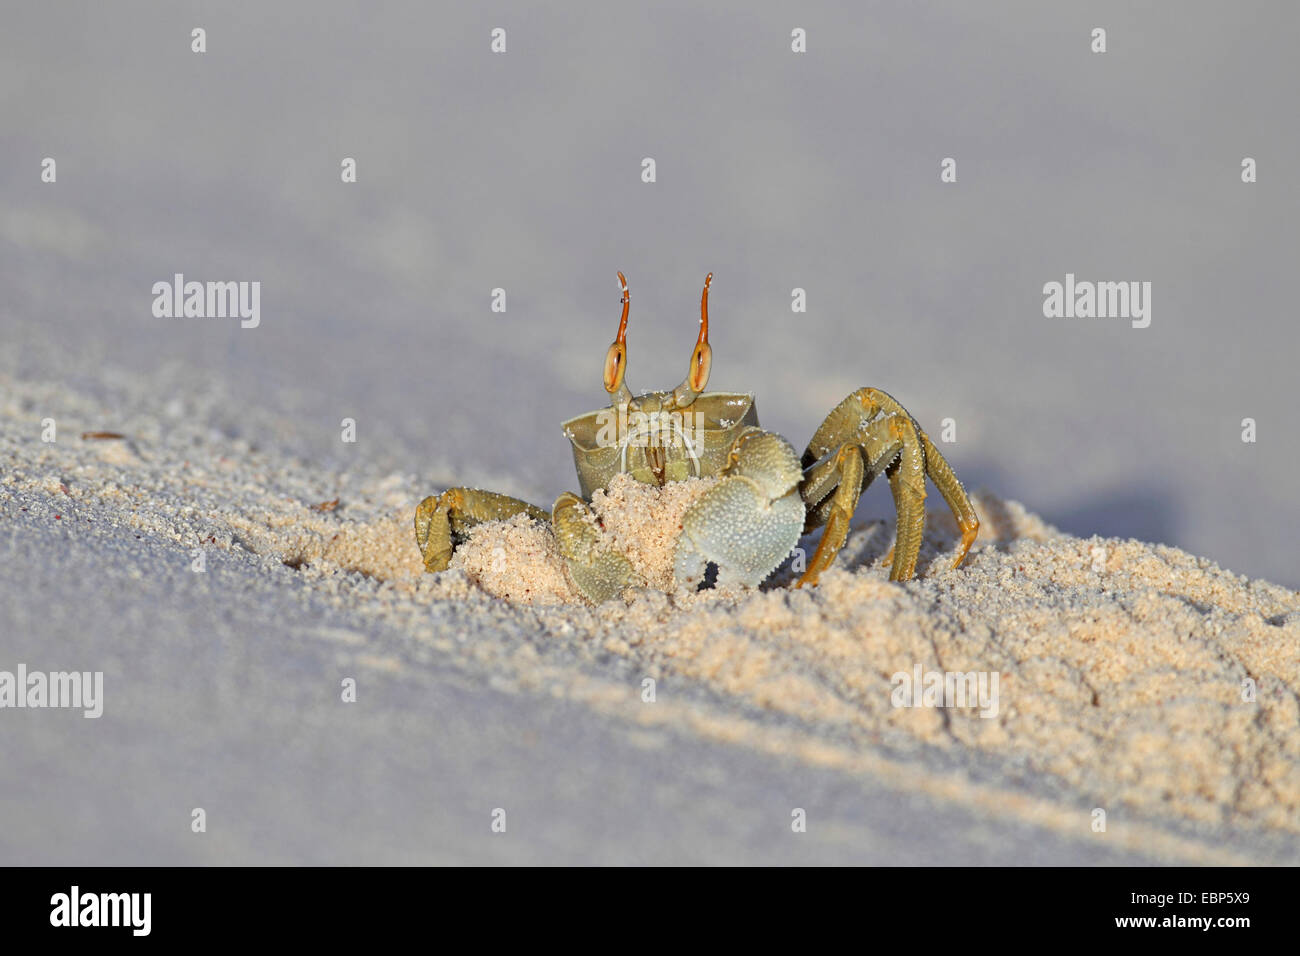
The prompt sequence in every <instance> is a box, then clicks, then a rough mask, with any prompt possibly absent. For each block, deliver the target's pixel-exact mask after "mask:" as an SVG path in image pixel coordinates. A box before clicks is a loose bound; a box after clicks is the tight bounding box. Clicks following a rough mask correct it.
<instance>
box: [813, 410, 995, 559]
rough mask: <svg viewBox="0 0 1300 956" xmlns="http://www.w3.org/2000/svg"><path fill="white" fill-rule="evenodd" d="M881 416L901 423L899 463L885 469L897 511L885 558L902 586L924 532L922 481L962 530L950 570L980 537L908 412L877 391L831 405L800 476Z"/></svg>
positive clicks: (826, 511) (817, 512)
mask: <svg viewBox="0 0 1300 956" xmlns="http://www.w3.org/2000/svg"><path fill="white" fill-rule="evenodd" d="M880 415H885V416H896V417H897V418H898V419H899V420H900V421H901V422H903V423H904V424H903V427H902V430H903V447H902V448H901V449H900V452H899V458H898V460H897V461H896V462H892V463H890V468H889V469H888V470H887V471H886V475H887V476H888V478H889V487H890V491H892V492H893V496H894V507H895V508H896V509H897V511H898V538H897V540H896V542H895V545H894V547H893V548H892V549H891V550H890V554H889V557H887V558H886V560H892V561H893V566H892V567H891V569H890V573H889V577H890V580H893V581H906V580H908V579H909V578H911V576H912V574H913V573H914V572H915V570H916V558H917V555H918V554H919V553H920V549H921V534H922V532H923V531H924V529H925V479H926V477H927V476H928V477H929V479H930V480H931V481H933V482H934V484H935V486H936V487H937V488H938V489H939V492H940V494H942V495H943V499H944V501H945V502H947V504H948V507H949V508H950V509H951V510H952V513H953V516H954V517H955V518H956V519H957V525H958V527H959V528H960V529H961V535H962V540H961V545H960V546H959V547H958V552H957V559H956V561H955V562H954V563H953V567H957V566H958V565H959V564H961V562H962V561H963V560H964V559H965V557H966V554H967V552H968V551H969V550H970V546H971V544H973V543H974V541H975V537H976V535H977V534H978V533H979V519H978V518H977V517H976V516H975V508H974V506H973V505H972V504H971V501H970V498H969V497H968V496H967V494H966V489H965V488H963V487H962V484H961V482H960V481H958V480H957V476H956V474H954V473H953V470H952V468H951V466H949V464H948V462H947V461H945V460H944V457H943V455H941V454H940V453H939V450H938V449H937V448H935V446H934V443H933V442H932V441H931V440H930V438H929V436H928V435H926V434H925V432H923V431H922V430H921V428H920V426H919V425H917V424H916V420H915V419H913V418H912V416H911V414H910V413H909V412H908V411H907V409H905V408H904V407H903V406H902V405H901V404H899V402H898V400H897V399H895V398H894V397H893V396H892V395H889V394H888V393H886V392H882V391H881V390H880V389H878V388H860V389H858V390H857V391H856V392H853V393H852V394H851V395H849V396H848V397H847V398H846V399H844V401H842V402H840V403H839V404H838V405H836V406H835V408H834V409H832V410H831V413H830V414H829V415H827V416H826V420H825V421H823V422H822V424H821V426H820V427H819V428H818V429H817V431H816V432H815V433H814V434H813V438H812V441H810V442H809V443H808V450H807V451H805V452H804V456H803V465H804V469H805V471H807V470H808V469H809V468H810V467H811V466H812V465H814V464H816V463H817V462H818V461H820V460H821V459H823V458H825V457H826V456H827V455H828V454H830V453H831V452H832V451H834V450H836V449H837V448H838V446H839V444H840V443H842V442H846V441H855V440H856V441H860V440H861V438H860V437H859V436H860V435H861V434H862V433H863V430H864V429H866V428H867V427H868V425H869V423H872V422H873V421H874V420H876V419H877V416H880ZM805 497H807V494H805ZM830 513H831V505H830V504H828V503H827V502H825V501H822V502H820V503H818V504H817V505H816V506H813V507H812V508H811V514H812V516H813V517H821V518H823V519H828V518H829V515H830Z"/></svg>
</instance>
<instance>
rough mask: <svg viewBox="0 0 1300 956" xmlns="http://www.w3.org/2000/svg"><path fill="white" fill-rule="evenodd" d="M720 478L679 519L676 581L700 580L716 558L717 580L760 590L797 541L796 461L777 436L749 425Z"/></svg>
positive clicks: (801, 518) (799, 503)
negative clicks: (761, 584)
mask: <svg viewBox="0 0 1300 956" xmlns="http://www.w3.org/2000/svg"><path fill="white" fill-rule="evenodd" d="M718 477H719V478H720V479H721V481H719V483H718V484H717V485H715V486H714V487H713V488H710V489H709V490H708V491H706V492H705V493H704V494H703V495H701V496H700V497H699V498H698V499H697V500H696V501H695V503H694V504H692V505H691V506H690V508H688V509H687V510H686V514H685V515H683V516H682V531H681V534H680V535H679V536H678V538H677V551H676V554H675V556H674V559H673V578H674V580H675V581H676V582H677V583H678V584H679V585H691V584H696V583H698V582H699V581H700V580H702V579H703V576H704V570H705V567H706V566H707V565H708V564H709V563H710V562H712V563H713V564H716V565H717V567H718V584H720V585H728V584H744V585H748V586H750V587H756V586H757V585H759V584H760V583H762V581H763V579H764V578H766V577H767V576H768V575H769V574H771V573H772V572H773V571H774V570H776V568H777V566H778V565H780V563H781V562H782V561H784V560H785V559H786V557H787V556H788V555H789V554H790V552H791V550H793V548H794V546H795V544H796V543H797V542H798V541H799V534H800V532H801V530H802V529H803V523H804V503H803V498H802V497H801V496H800V494H799V481H800V478H801V471H800V468H799V460H798V458H796V457H795V451H794V449H793V448H791V447H790V443H789V442H787V441H786V440H785V439H784V438H782V437H781V436H780V435H778V434H776V433H775V432H768V431H764V430H763V429H761V428H747V429H746V430H745V431H743V432H742V433H741V434H740V435H739V436H738V437H737V438H736V440H735V441H734V442H733V443H732V446H731V449H730V451H729V453H728V456H727V463H726V465H724V466H723V468H722V470H721V471H720V472H719V475H718Z"/></svg>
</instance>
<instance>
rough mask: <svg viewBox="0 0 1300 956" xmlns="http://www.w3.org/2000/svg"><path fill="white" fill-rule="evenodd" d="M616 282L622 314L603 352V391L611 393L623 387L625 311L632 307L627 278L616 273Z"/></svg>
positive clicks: (625, 336)
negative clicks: (621, 303) (621, 296)
mask: <svg viewBox="0 0 1300 956" xmlns="http://www.w3.org/2000/svg"><path fill="white" fill-rule="evenodd" d="M618 284H619V286H620V287H621V288H622V289H623V315H622V316H621V317H620V318H619V320H618V335H616V336H615V337H614V344H613V345H611V346H610V347H609V351H608V352H606V353H605V371H604V376H605V391H607V392H609V393H610V394H611V395H613V394H614V393H615V392H617V391H618V390H619V389H621V388H622V387H623V373H625V372H626V371H627V313H628V311H629V310H630V309H631V307H632V297H631V296H630V295H629V294H628V291H627V279H625V278H624V277H623V273H621V272H620V273H619V274H618Z"/></svg>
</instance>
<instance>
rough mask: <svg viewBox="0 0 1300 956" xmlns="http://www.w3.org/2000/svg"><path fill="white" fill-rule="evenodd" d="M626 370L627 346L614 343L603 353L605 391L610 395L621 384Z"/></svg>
mask: <svg viewBox="0 0 1300 956" xmlns="http://www.w3.org/2000/svg"><path fill="white" fill-rule="evenodd" d="M626 370H627V346H626V345H624V344H623V343H622V342H615V343H614V344H613V345H611V346H610V347H609V351H608V352H606V353H605V371H604V376H605V391H607V392H609V393H610V394H611V395H612V394H614V393H615V392H617V391H618V390H619V388H620V387H621V386H622V384H623V373H624V372H625V371H626Z"/></svg>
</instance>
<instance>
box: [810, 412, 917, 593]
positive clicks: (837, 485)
mask: <svg viewBox="0 0 1300 956" xmlns="http://www.w3.org/2000/svg"><path fill="white" fill-rule="evenodd" d="M904 421H905V420H904V419H902V418H900V417H899V416H897V415H889V416H887V417H885V418H878V419H876V420H875V421H874V422H872V423H871V424H869V425H867V426H866V427H865V429H859V433H861V434H862V438H861V439H859V440H858V441H850V442H845V443H844V444H842V445H840V447H839V450H838V451H836V452H835V454H834V455H833V456H831V457H827V458H823V459H821V460H820V461H818V462H816V463H814V464H813V465H811V466H809V467H808V468H806V469H805V470H804V480H803V483H802V485H801V486H800V491H801V493H802V494H803V498H804V502H805V503H806V504H807V505H808V506H809V511H808V520H807V521H806V522H805V524H804V533H805V534H807V533H808V532H809V531H812V530H813V529H814V528H817V527H820V526H821V525H823V524H825V525H826V530H825V531H823V532H822V537H821V541H819V542H818V544H817V550H816V551H815V552H814V553H813V556H812V560H811V561H809V562H808V567H807V569H805V571H804V573H803V576H802V577H800V579H799V581H798V582H797V583H796V584H795V587H803V586H804V585H810V586H811V585H814V584H816V583H817V581H818V578H819V577H820V576H821V573H822V572H823V571H825V570H826V568H828V567H829V566H830V564H831V562H832V561H834V560H835V556H836V555H837V554H839V552H840V549H841V548H842V547H844V541H845V539H846V538H847V537H848V533H849V522H850V521H851V520H852V519H853V512H854V511H855V510H856V509H857V507H858V498H859V497H860V496H861V494H862V492H863V490H864V489H865V488H866V487H867V486H868V485H870V484H871V482H872V481H874V480H875V478H876V476H877V475H879V474H880V473H881V472H884V471H885V470H886V469H887V468H888V467H889V466H890V464H891V463H893V462H895V461H897V460H898V455H899V453H900V452H901V451H902V450H903V443H904V436H905V433H906V432H905V427H904Z"/></svg>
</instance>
